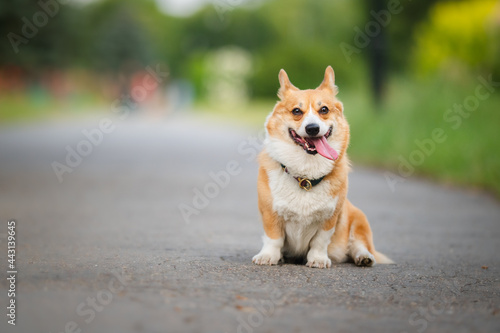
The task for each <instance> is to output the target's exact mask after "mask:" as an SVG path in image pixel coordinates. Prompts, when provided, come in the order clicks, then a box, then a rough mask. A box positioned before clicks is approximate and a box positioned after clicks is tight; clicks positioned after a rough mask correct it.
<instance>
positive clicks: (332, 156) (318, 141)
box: [311, 136, 339, 161]
mask: <svg viewBox="0 0 500 333" xmlns="http://www.w3.org/2000/svg"><path fill="white" fill-rule="evenodd" d="M311 140H312V142H313V143H314V146H316V150H317V151H318V153H319V154H320V155H321V156H323V157H326V158H328V159H329V160H333V161H335V160H336V159H337V158H338V157H339V154H338V153H337V151H336V150H335V149H333V148H332V147H331V146H330V145H329V144H328V142H327V141H326V138H325V137H324V136H322V137H321V138H311Z"/></svg>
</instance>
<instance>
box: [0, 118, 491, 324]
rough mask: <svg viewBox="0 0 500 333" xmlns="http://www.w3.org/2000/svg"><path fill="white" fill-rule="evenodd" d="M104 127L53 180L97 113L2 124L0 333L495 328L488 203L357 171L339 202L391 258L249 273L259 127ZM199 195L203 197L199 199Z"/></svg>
mask: <svg viewBox="0 0 500 333" xmlns="http://www.w3.org/2000/svg"><path fill="white" fill-rule="evenodd" d="M112 121H113V124H112V125H113V126H114V127H112V129H111V130H110V133H106V134H103V137H102V143H100V144H98V145H97V146H92V147H91V149H92V152H91V153H90V154H89V155H88V156H86V157H84V158H82V161H81V162H80V164H79V165H78V166H77V167H75V168H72V172H71V173H64V174H63V181H62V183H59V181H58V179H57V177H56V175H55V173H54V172H53V170H52V167H51V163H52V162H54V161H58V162H60V163H61V164H62V163H64V160H65V157H66V154H67V150H66V146H68V145H69V146H70V147H72V148H74V149H76V147H77V146H78V145H80V149H83V150H84V151H85V148H87V149H90V148H89V147H84V146H85V144H84V143H81V142H82V141H83V140H85V136H84V135H83V134H82V132H81V131H82V130H83V129H87V130H91V129H93V128H96V126H97V125H98V124H99V120H94V119H90V120H86V121H81V122H79V123H74V122H72V123H68V122H59V123H45V124H36V125H22V126H17V127H5V126H4V127H1V128H0V198H1V200H0V221H1V222H2V224H1V230H0V234H2V235H1V236H2V237H1V238H0V242H1V245H0V249H1V251H0V252H1V253H0V259H1V261H2V265H1V266H0V267H2V270H3V271H4V273H1V275H2V276H5V275H7V273H6V271H7V268H6V267H7V265H6V260H7V258H6V257H7V253H6V251H7V250H6V248H7V245H6V239H5V236H6V233H7V225H6V224H7V221H8V219H11V218H15V219H16V220H17V229H16V232H17V258H16V259H17V261H16V262H17V270H18V273H17V276H16V279H17V283H16V305H17V307H16V314H17V318H16V319H17V322H16V323H17V324H16V327H13V326H11V325H9V324H8V323H7V319H8V318H7V317H6V313H7V309H6V306H7V302H8V300H7V299H8V297H7V289H8V287H9V286H8V283H7V280H6V279H2V280H1V283H0V289H1V290H0V300H1V302H2V306H1V308H2V309H3V310H2V311H3V312H5V314H2V316H0V318H1V320H0V331H1V332H52V333H56V332H57V333H59V332H80V331H81V332H106V333H109V332H121V333H123V332H228V333H229V332H363V331H367V332H368V331H369V332H498V331H500V298H499V296H500V288H499V287H500V274H499V272H500V255H499V249H500V246H499V238H500V204H499V203H498V202H496V201H495V200H493V199H491V198H490V197H488V196H485V195H483V194H480V193H471V192H465V191H462V190H457V189H454V188H445V187H442V186H437V185H434V184H432V183H429V182H426V181H421V180H408V181H407V182H405V183H403V184H398V186H397V188H396V191H395V192H394V193H393V192H391V191H390V189H389V187H388V185H387V183H386V181H385V179H384V176H383V173H382V172H379V171H373V170H369V169H363V168H360V167H357V166H355V167H354V172H353V173H352V174H351V177H350V182H351V183H350V192H349V197H350V199H351V200H352V201H353V202H354V203H355V204H357V205H358V206H360V207H361V208H362V209H363V210H364V211H365V212H366V213H367V215H368V216H369V219H370V221H371V224H372V227H373V229H374V238H375V244H376V245H377V247H378V249H379V250H380V251H382V252H385V253H386V254H388V255H389V256H390V257H392V258H393V259H394V260H395V261H396V262H397V264H396V265H388V266H383V265H378V266H375V267H373V268H358V267H355V266H354V265H351V264H341V265H334V266H333V267H332V268H331V269H327V270H318V269H310V268H307V267H305V266H298V265H290V264H287V265H282V266H279V267H258V266H255V265H253V264H252V262H251V257H252V256H253V255H254V254H255V253H257V252H258V250H259V249H260V246H261V242H260V236H261V233H262V227H261V223H260V220H259V216H258V211H257V200H256V189H255V179H256V175H257V166H256V163H255V161H254V160H253V159H252V155H253V152H254V149H253V148H251V145H252V144H254V143H255V141H257V140H256V139H255V138H256V137H257V136H258V133H257V131H253V130H251V129H246V128H245V127H241V126H240V127H238V126H234V125H228V124H218V123H216V122H214V121H211V120H208V119H203V120H197V121H194V120H193V119H191V118H185V117H173V118H172V119H170V120H169V121H168V122H153V121H151V120H137V121H133V120H132V119H129V120H127V121H121V120H119V119H113V120H112ZM104 125H106V126H104V127H105V128H107V129H108V130H109V128H108V126H109V124H104ZM94 140H95V141H96V142H98V141H99V136H98V135H96V136H95V137H94ZM240 145H241V146H240ZM238 147H239V150H240V152H238ZM232 160H233V162H231V163H229V162H230V161H232ZM73 162H75V161H73ZM75 163H76V162H75ZM228 163H229V168H230V171H231V172H233V175H232V176H230V179H229V182H228V184H227V186H225V185H226V184H225V183H224V182H221V185H224V186H223V188H221V186H219V185H217V186H215V185H214V184H215V183H214V181H213V180H212V178H211V176H210V172H215V173H218V172H220V171H221V170H225V169H226V168H228ZM221 180H224V181H225V179H223V178H221ZM210 183H212V184H211V185H210ZM207 184H208V185H207ZM205 187H207V190H208V191H209V194H210V195H211V196H212V198H207V199H206V200H205V201H204V200H202V199H201V198H199V197H196V199H195V192H194V191H195V189H199V190H201V191H204V190H205ZM193 199H195V200H197V202H196V204H197V206H198V209H197V211H196V212H194V209H195V208H193V207H194V206H193ZM181 205H184V206H182V207H184V208H185V209H188V208H186V207H188V206H190V207H191V208H192V209H193V210H191V212H192V213H193V214H192V215H190V218H189V221H186V219H184V218H183V217H182V215H181V212H180V210H179V207H180V206H181ZM205 206H206V207H205ZM188 222H189V223H188ZM483 266H487V267H488V268H487V269H483V268H482V267H483Z"/></svg>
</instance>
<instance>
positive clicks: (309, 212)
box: [268, 169, 338, 255]
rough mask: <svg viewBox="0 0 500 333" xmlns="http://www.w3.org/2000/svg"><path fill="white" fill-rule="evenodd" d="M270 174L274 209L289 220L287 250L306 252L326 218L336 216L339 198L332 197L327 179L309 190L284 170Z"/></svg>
mask: <svg viewBox="0 0 500 333" xmlns="http://www.w3.org/2000/svg"><path fill="white" fill-rule="evenodd" d="M268 176H269V186H270V189H271V194H272V197H273V210H274V211H275V212H276V213H277V214H278V215H279V216H281V217H282V218H283V219H284V221H285V232H286V237H285V242H286V251H287V252H290V253H291V254H295V255H301V254H304V253H306V252H307V250H308V248H309V243H310V241H311V239H312V237H313V236H314V235H315V234H316V232H317V231H318V229H319V228H321V227H322V225H323V222H325V221H326V220H327V219H329V218H330V217H332V215H333V213H334V212H335V208H336V206H337V201H338V198H337V197H335V198H332V196H331V194H330V191H331V188H330V182H329V181H327V180H324V181H322V182H321V183H319V184H318V185H316V186H314V187H313V188H312V189H311V190H310V191H305V190H303V189H302V188H300V187H299V184H298V182H297V181H296V180H295V179H294V178H293V177H292V176H291V175H289V174H287V173H285V172H283V171H282V170H279V169H278V170H273V171H270V172H269V174H268Z"/></svg>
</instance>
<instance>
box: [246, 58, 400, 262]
mask: <svg viewBox="0 0 500 333" xmlns="http://www.w3.org/2000/svg"><path fill="white" fill-rule="evenodd" d="M279 82H280V88H279V91H278V97H279V101H278V102H277V104H276V105H275V107H274V109H273V111H272V112H271V114H269V116H268V117H267V119H266V123H265V127H266V132H267V133H266V139H265V141H264V148H263V150H262V152H261V153H260V155H259V175H258V183H257V188H258V206H259V211H260V214H261V216H262V222H263V225H264V232H265V234H264V236H263V242H264V245H263V247H262V250H261V251H260V252H259V253H258V254H257V255H255V256H254V257H253V260H252V261H253V262H254V263H255V264H257V265H276V264H278V262H280V261H282V260H285V259H288V258H290V259H294V261H296V260H297V259H298V260H302V261H303V262H306V265H307V266H308V267H316V268H329V267H331V264H332V261H333V262H334V263H341V262H346V261H350V260H352V261H354V263H355V264H356V265H358V266H373V265H374V264H375V263H386V264H388V263H392V261H391V260H390V259H389V258H387V257H386V256H385V255H383V254H381V253H379V252H377V251H375V248H374V246H373V239H372V232H371V229H370V225H369V224H368V220H367V219H366V216H365V215H364V214H363V212H362V211H361V210H360V209H358V208H356V207H355V206H354V205H352V204H351V203H350V202H349V200H348V199H347V197H346V196H347V183H348V179H347V178H348V177H347V175H348V173H349V170H350V167H349V160H348V158H347V154H346V150H347V146H348V144H349V125H348V124H347V121H346V119H345V117H344V107H343V104H342V103H341V102H340V101H339V100H337V98H336V97H335V96H336V95H337V93H338V88H337V86H336V85H335V74H334V71H333V69H332V67H331V66H329V67H328V68H327V69H326V72H325V77H324V80H323V82H322V83H321V85H320V86H319V87H318V88H316V89H314V90H312V89H309V90H300V89H298V88H296V87H295V86H294V85H293V84H292V83H291V82H290V80H289V78H288V75H287V73H286V72H285V71H284V70H283V69H282V70H281V71H280V73H279Z"/></svg>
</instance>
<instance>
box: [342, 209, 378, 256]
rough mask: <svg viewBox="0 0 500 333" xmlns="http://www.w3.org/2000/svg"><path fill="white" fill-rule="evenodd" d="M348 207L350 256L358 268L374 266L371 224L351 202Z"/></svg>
mask: <svg viewBox="0 0 500 333" xmlns="http://www.w3.org/2000/svg"><path fill="white" fill-rule="evenodd" d="M347 205H348V207H347V210H348V220H349V245H348V254H349V256H350V257H351V258H352V260H353V261H354V263H355V264H356V265H357V266H373V265H374V264H375V263H376V260H375V247H374V246H373V236H372V231H371V229H370V224H369V223H368V220H367V219H366V216H365V214H363V212H362V211H361V210H360V209H358V208H357V207H355V206H354V205H352V204H351V203H350V202H349V203H348V204H347Z"/></svg>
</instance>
